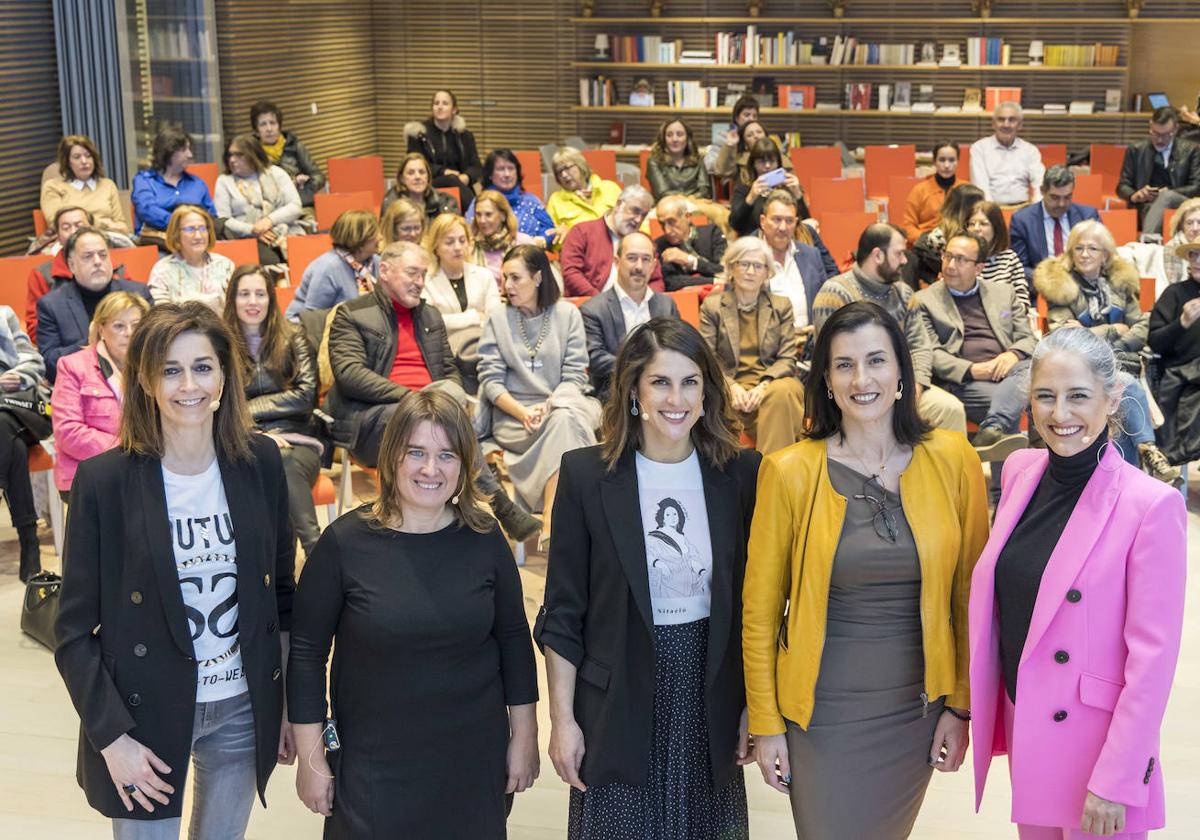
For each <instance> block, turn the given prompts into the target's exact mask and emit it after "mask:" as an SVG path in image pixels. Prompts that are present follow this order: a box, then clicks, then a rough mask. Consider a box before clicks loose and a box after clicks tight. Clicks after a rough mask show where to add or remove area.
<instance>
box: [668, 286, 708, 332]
mask: <svg viewBox="0 0 1200 840" xmlns="http://www.w3.org/2000/svg"><path fill="white" fill-rule="evenodd" d="M667 294H668V295H670V296H671V299H672V300H673V301H675V305H676V306H677V307H679V318H680V320H683V321H686V322H687V323H689V324H691V325H692V326H693V327H695V328H696V329H700V292H699V291H698V290H697V289H696V288H694V287H688V288H683V289H679V290H678V291H675V292H667Z"/></svg>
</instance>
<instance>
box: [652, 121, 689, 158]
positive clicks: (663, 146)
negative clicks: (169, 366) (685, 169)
mask: <svg viewBox="0 0 1200 840" xmlns="http://www.w3.org/2000/svg"><path fill="white" fill-rule="evenodd" d="M675 123H679V124H680V125H681V126H683V132H684V134H686V135H687V145H685V146H684V147H683V164H684V166H694V165H695V164H696V163H698V162H699V161H700V150H699V149H698V148H697V147H696V139H695V137H693V135H692V127H691V126H690V125H688V124H687V123H685V122H684V121H683V120H681V119H679V117H671V119H669V120H667V121H666V122H665V123H663V124H662V125H660V126H659V127H658V134H657V135H655V137H654V145H653V146H651V147H650V156H651V157H652V158H654V159H655V160H656V161H658V162H659V163H660V164H669V163H671V153H670V152H668V151H667V129H668V128H670V127H671V126H672V125H674V124H675Z"/></svg>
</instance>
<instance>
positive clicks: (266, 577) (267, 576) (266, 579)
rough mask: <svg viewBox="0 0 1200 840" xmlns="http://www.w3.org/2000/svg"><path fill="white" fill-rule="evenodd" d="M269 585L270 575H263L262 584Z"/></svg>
mask: <svg viewBox="0 0 1200 840" xmlns="http://www.w3.org/2000/svg"><path fill="white" fill-rule="evenodd" d="M270 585H271V576H270V575H263V586H270Z"/></svg>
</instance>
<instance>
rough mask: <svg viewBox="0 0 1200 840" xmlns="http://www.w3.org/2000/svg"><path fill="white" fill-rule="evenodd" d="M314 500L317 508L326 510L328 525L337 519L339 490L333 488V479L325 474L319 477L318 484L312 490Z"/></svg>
mask: <svg viewBox="0 0 1200 840" xmlns="http://www.w3.org/2000/svg"><path fill="white" fill-rule="evenodd" d="M312 500H313V504H314V505H316V506H317V507H323V508H325V521H326V524H328V523H330V522H332V521H333V520H335V519H337V502H338V497H337V490H336V489H335V488H334V486H333V479H331V478H330V477H329V476H327V475H325V473H320V474H318V475H317V483H316V484H314V485H313V489H312Z"/></svg>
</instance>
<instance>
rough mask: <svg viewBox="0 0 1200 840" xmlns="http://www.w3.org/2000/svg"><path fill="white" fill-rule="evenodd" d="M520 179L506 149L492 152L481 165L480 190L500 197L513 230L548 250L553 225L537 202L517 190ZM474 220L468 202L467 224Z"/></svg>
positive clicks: (516, 162) (518, 169)
mask: <svg viewBox="0 0 1200 840" xmlns="http://www.w3.org/2000/svg"><path fill="white" fill-rule="evenodd" d="M539 177H540V176H539ZM521 178H522V173H521V162H520V161H519V160H517V156H516V155H515V154H513V152H512V151H511V150H510V149H493V150H492V151H491V152H490V153H489V154H488V156H487V159H486V160H485V161H484V162H483V188H484V189H485V190H495V191H497V192H498V193H500V194H501V195H502V196H504V200H505V201H507V202H508V206H509V207H511V208H512V211H513V215H515V216H516V217H517V230H519V231H521V232H522V233H524V234H527V235H528V236H529V237H531V238H532V239H533V244H535V245H537V246H538V247H540V248H549V247H550V246H551V245H552V244H553V243H554V239H555V235H556V234H555V230H554V221H553V220H552V219H551V218H550V214H549V213H547V212H546V208H545V207H543V206H542V202H541V199H539V198H538V197H537V196H536V195H534V194H533V193H530V192H526V191H525V189H524V188H523V187H522V186H521ZM476 201H478V199H476ZM474 218H475V203H474V202H472V204H471V206H470V208H468V209H467V221H468V222H469V221H472V220H473V219H474Z"/></svg>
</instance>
